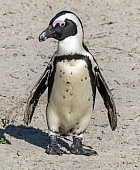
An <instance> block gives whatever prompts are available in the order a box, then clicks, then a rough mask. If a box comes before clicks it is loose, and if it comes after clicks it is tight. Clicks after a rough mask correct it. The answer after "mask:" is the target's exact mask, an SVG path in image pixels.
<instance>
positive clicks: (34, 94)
mask: <svg viewBox="0 0 140 170" xmlns="http://www.w3.org/2000/svg"><path fill="white" fill-rule="evenodd" d="M49 73H50V67H49V66H48V67H47V68H46V70H45V71H44V73H43V74H42V75H41V77H40V79H39V80H38V82H37V83H36V84H35V86H34V87H33V89H32V90H31V92H30V96H29V98H28V100H27V103H26V109H25V112H24V123H25V124H26V125H28V124H29V123H31V120H32V117H33V114H34V111H35V107H36V105H37V103H38V101H39V98H40V96H41V95H42V94H43V93H44V92H45V90H46V89H47V84H48V78H49Z"/></svg>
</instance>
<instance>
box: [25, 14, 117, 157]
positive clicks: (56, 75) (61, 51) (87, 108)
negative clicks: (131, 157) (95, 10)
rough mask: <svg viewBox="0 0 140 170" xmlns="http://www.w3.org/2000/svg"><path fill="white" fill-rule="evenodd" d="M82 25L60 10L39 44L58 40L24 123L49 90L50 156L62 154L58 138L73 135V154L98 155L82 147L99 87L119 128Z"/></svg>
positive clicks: (48, 150) (112, 101) (34, 93)
mask: <svg viewBox="0 0 140 170" xmlns="http://www.w3.org/2000/svg"><path fill="white" fill-rule="evenodd" d="M83 36H84V32H83V26H82V22H81V21H80V19H79V18H78V17H77V16H76V15H75V14H74V13H72V12H70V11H61V12H59V13H58V14H57V15H56V16H55V17H54V18H52V19H51V21H50V23H49V26H48V28H47V29H45V30H44V31H43V32H42V33H41V34H40V35H39V41H45V40H47V39H48V38H54V39H56V40H58V48H57V51H56V52H55V53H54V55H53V56H52V58H51V60H50V62H49V65H48V67H47V69H46V70H45V72H44V73H43V75H42V76H41V78H40V79H39V81H38V82H37V84H36V85H35V86H34V88H33V90H32V92H31V95H30V97H29V99H28V102H27V106H26V110H25V123H26V124H28V123H30V122H31V118H32V116H33V112H34V110H35V106H36V105H37V102H38V99H39V97H40V96H41V94H42V93H44V91H45V90H46V88H48V103H47V109H46V117H47V123H48V129H49V146H48V147H47V149H46V152H47V153H48V154H56V155H61V154H63V153H64V152H63V150H62V149H61V148H60V146H59V145H58V135H69V134H72V135H73V144H72V146H71V148H70V152H71V153H72V154H77V155H88V156H89V155H96V154H97V152H96V151H94V150H86V149H84V148H83V144H82V139H83V133H84V132H85V130H86V129H87V127H88V125H89V122H90V120H91V115H92V112H93V108H94V103H95V95H96V87H97V88H98V90H99V92H100V94H101V96H102V98H103V100H104V104H105V106H106V108H107V110H108V118H109V122H110V125H111V128H112V130H115V128H116V126H117V116H116V107H115V104H114V100H113V97H112V94H111V92H110V90H109V88H108V86H107V84H106V82H105V80H104V78H103V76H102V75H101V72H100V70H99V66H98V64H97V62H96V60H95V59H94V57H93V56H92V55H91V53H90V52H89V50H88V48H87V47H86V46H85V45H84V43H83Z"/></svg>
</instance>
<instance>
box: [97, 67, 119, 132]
mask: <svg viewBox="0 0 140 170" xmlns="http://www.w3.org/2000/svg"><path fill="white" fill-rule="evenodd" d="M95 74H96V83H97V88H98V91H99V93H100V95H101V96H102V98H103V100H104V105H105V107H106V108H107V110H108V119H109V123H110V126H111V129H112V130H113V131H114V130H115V129H116V127H117V113H116V107H115V102H114V99H113V96H112V93H111V91H110V90H109V87H108V85H107V84H106V82H105V79H104V78H103V76H102V74H101V72H100V70H99V68H98V67H95Z"/></svg>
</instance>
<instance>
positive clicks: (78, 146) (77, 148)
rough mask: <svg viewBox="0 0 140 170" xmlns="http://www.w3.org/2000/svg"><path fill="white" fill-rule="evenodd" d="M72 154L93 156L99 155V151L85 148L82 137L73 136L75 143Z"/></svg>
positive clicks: (71, 150)
mask: <svg viewBox="0 0 140 170" xmlns="http://www.w3.org/2000/svg"><path fill="white" fill-rule="evenodd" d="M70 152H71V154H75V155H85V156H91V155H98V153H97V152H96V151H94V150H92V149H84V148H83V145H82V138H78V137H75V136H74V137H73V144H72V146H71V149H70Z"/></svg>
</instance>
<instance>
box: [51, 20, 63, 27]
mask: <svg viewBox="0 0 140 170" xmlns="http://www.w3.org/2000/svg"><path fill="white" fill-rule="evenodd" d="M56 24H59V25H61V24H65V22H64V21H62V20H56V21H54V22H53V24H52V26H53V27H55V26H56Z"/></svg>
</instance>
